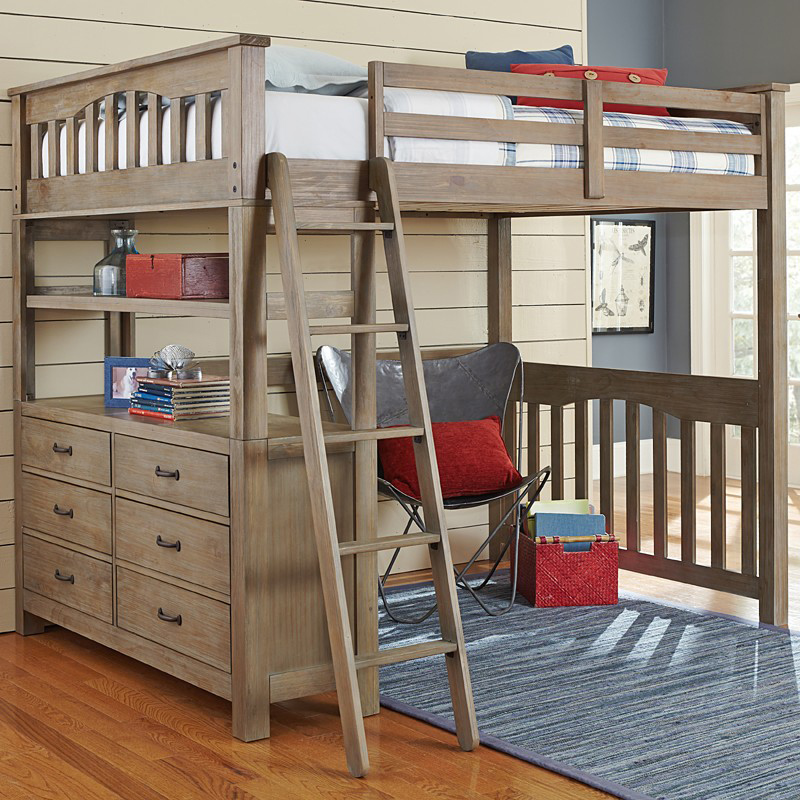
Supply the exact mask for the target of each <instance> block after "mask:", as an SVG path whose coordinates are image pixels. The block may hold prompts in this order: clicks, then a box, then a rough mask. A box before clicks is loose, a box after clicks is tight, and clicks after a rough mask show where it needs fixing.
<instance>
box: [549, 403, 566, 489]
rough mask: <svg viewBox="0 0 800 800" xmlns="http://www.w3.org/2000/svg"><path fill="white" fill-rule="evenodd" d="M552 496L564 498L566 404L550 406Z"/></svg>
mask: <svg viewBox="0 0 800 800" xmlns="http://www.w3.org/2000/svg"><path fill="white" fill-rule="evenodd" d="M550 467H551V469H552V473H551V475H550V485H551V497H552V498H553V500H563V499H564V406H550Z"/></svg>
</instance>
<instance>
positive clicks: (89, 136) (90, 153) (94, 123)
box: [84, 101, 99, 172]
mask: <svg viewBox="0 0 800 800" xmlns="http://www.w3.org/2000/svg"><path fill="white" fill-rule="evenodd" d="M98 112H99V105H98V103H97V101H93V102H91V103H89V105H88V106H86V109H85V111H84V129H85V134H86V138H85V141H84V147H85V150H86V164H85V167H86V172H97V170H98V164H99V158H98V152H99V148H98V146H97V145H98V142H97V137H98V134H99V124H98Z"/></svg>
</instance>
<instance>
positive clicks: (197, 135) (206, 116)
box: [194, 92, 211, 161]
mask: <svg viewBox="0 0 800 800" xmlns="http://www.w3.org/2000/svg"><path fill="white" fill-rule="evenodd" d="M194 108H195V117H194V126H195V127H194V157H195V160H197V161H205V160H206V159H207V158H211V96H210V95H209V94H208V93H207V92H206V93H204V94H199V95H197V97H195V100H194Z"/></svg>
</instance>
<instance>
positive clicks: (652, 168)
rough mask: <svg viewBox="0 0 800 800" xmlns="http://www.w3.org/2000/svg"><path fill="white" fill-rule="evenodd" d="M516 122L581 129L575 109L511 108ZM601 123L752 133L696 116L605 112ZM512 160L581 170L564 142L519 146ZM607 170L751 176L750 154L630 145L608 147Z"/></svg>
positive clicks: (573, 149) (579, 153)
mask: <svg viewBox="0 0 800 800" xmlns="http://www.w3.org/2000/svg"><path fill="white" fill-rule="evenodd" d="M514 119H518V120H527V121H530V122H560V123H564V124H574V125H580V124H581V123H582V122H583V111H581V110H577V109H562V108H539V107H536V106H514ZM603 123H604V124H605V125H612V126H615V127H620V128H648V129H651V130H673V131H674V130H681V131H695V132H700V133H733V134H741V135H745V136H746V135H750V131H749V129H748V128H747V127H746V126H745V125H742V124H741V123H739V122H730V121H728V120H721V119H701V118H695V117H654V116H645V115H643V114H624V113H620V112H607V113H605V114H603ZM515 150H516V152H515V158H514V159H513V160H512V159H511V158H510V157H509V161H508V163H509V164H510V165H513V164H516V166H519V167H566V168H572V169H576V168H580V167H582V166H583V147H582V146H580V145H562V144H517V145H516V148H515ZM604 161H605V168H606V169H618V170H628V171H633V172H636V171H641V172H694V173H703V174H706V175H753V174H755V166H754V160H753V156H752V155H747V154H741V153H695V152H690V151H683V150H638V149H635V148H630V147H606V148H605V149H604Z"/></svg>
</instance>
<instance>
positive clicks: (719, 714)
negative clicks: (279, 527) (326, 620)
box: [381, 577, 800, 800]
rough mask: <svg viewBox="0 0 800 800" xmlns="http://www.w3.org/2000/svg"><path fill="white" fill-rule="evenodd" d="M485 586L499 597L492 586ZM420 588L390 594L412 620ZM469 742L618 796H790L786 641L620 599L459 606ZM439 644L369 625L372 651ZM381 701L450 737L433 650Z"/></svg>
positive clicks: (797, 702)
mask: <svg viewBox="0 0 800 800" xmlns="http://www.w3.org/2000/svg"><path fill="white" fill-rule="evenodd" d="M487 591H491V592H493V593H494V596H495V597H496V598H497V601H498V602H500V601H501V600H502V599H503V598H504V597H505V596H506V594H507V591H508V587H507V585H506V584H505V581H504V578H503V577H501V578H500V579H499V584H494V585H492V586H491V587H490V588H487ZM432 597H433V590H432V588H431V586H430V585H429V584H420V585H417V586H413V587H408V588H404V589H401V590H396V591H394V592H392V594H391V602H393V603H394V604H397V606H396V607H397V608H398V609H401V608H402V609H403V610H408V611H412V612H413V611H416V610H419V609H422V608H425V607H427V605H428V604H430V603H431V601H432ZM461 610H462V616H463V620H464V631H465V636H466V640H467V650H468V654H469V662H470V671H471V673H472V686H473V690H474V695H475V706H476V711H477V716H478V726H479V728H480V732H481V742H482V743H483V744H484V745H487V746H489V747H494V748H496V749H498V750H503V751H505V752H507V753H510V754H511V755H514V756H516V757H517V758H521V759H523V760H526V761H529V762H530V763H533V764H537V765H540V766H543V767H545V768H547V769H550V770H553V771H554V772H558V773H561V774H563V775H567V776H569V777H572V778H575V779H577V780H579V781H582V782H583V783H586V784H588V785H590V786H594V787H596V788H598V789H602V790H604V791H606V792H608V793H610V794H613V795H615V796H616V797H620V798H625V800H767V798H769V800H798V798H800V690H799V689H798V683H799V682H800V669H798V667H800V639H798V638H796V637H794V636H792V635H790V634H788V633H786V632H785V631H779V630H776V629H773V628H765V627H762V628H759V627H757V626H754V625H749V624H747V623H744V622H742V621H739V620H736V619H733V618H730V617H724V616H718V615H712V614H703V613H699V612H695V611H691V610H688V609H684V608H679V607H672V606H666V605H662V604H660V603H655V602H651V601H648V600H645V599H642V598H637V597H632V596H624V597H621V598H620V603H619V605H617V606H602V607H590V608H553V609H546V608H542V609H540V608H532V607H531V606H530V605H528V604H527V603H526V601H525V600H520V601H519V605H518V606H517V607H515V608H514V609H513V610H512V611H511V612H510V613H508V614H506V616H504V617H500V618H498V619H495V618H491V617H488V616H486V615H485V614H484V613H483V612H482V611H481V610H480V609H479V608H478V606H477V604H476V603H474V602H473V601H471V600H470V599H469V598H467V597H464V596H463V593H462V597H461ZM436 638H439V631H438V621H437V619H436V617H435V615H434V617H433V619H432V620H429V621H428V622H427V623H425V624H423V625H420V626H407V625H396V624H394V623H392V622H391V621H389V620H388V619H386V618H385V617H382V619H381V645H382V646H390V645H401V644H410V643H411V642H414V641H422V640H426V639H436ZM381 696H382V703H383V705H384V706H386V707H388V708H392V709H395V710H397V711H400V712H402V713H405V714H408V715H410V716H414V717H417V718H420V719H423V720H426V721H428V722H431V723H432V724H434V725H438V726H440V727H443V728H449V729H451V730H452V707H451V704H450V694H449V690H448V685H447V677H446V672H445V669H444V665H443V663H442V657H441V656H439V657H437V659H436V660H434V659H423V660H420V661H412V662H407V663H405V664H397V665H393V666H389V667H384V668H382V669H381Z"/></svg>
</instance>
